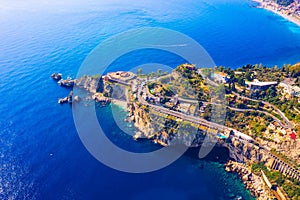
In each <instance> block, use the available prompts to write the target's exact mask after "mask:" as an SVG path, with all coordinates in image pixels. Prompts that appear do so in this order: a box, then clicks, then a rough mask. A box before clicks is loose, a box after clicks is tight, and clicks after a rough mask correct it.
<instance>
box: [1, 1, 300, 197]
mask: <svg viewBox="0 0 300 200" xmlns="http://www.w3.org/2000/svg"><path fill="white" fill-rule="evenodd" d="M252 5H254V3H252V2H251V1H247V0H245V1H243V0H230V1H229V0H227V1H225V0H213V1H211V0H198V1H195V0H185V1H179V0H168V1H156V0H145V1H136V0H126V1H121V0H109V1H108V0H107V1H106V0H104V1H97V0H88V1H83V0H82V1H78V0H68V1H56V2H54V1H53V2H51V1H38V0H28V1H18V0H12V1H6V0H0V80H1V81H0V99H1V101H2V102H1V104H0V199H163V198H164V199H176V200H177V199H191V200H193V199H195V200H196V199H204V200H210V199H232V198H233V196H234V195H240V196H242V197H243V199H251V197H250V195H249V193H248V192H247V191H246V190H245V189H244V188H243V185H242V183H241V182H240V180H239V179H238V178H237V176H236V175H234V174H227V173H225V171H224V169H223V167H222V164H219V163H218V162H214V161H212V160H210V159H207V160H197V159H196V158H194V157H193V156H192V154H187V155H185V156H183V157H181V158H180V159H179V160H178V161H176V162H175V163H173V164H172V165H171V166H169V167H167V168H165V169H162V170H160V171H156V172H152V173H147V174H127V173H123V172H118V171H115V170H113V169H110V168H108V167H106V166H104V165H103V164H101V163H99V162H98V161H97V160H96V159H94V158H93V157H92V156H91V155H90V154H89V153H88V152H87V150H86V149H85V148H84V146H83V145H82V143H81V141H80V139H79V137H78V135H77V132H76V129H75V126H74V122H73V118H72V110H71V107H70V106H69V105H63V106H61V105H59V104H57V99H58V98H60V97H64V96H66V95H67V94H68V93H69V91H68V90H67V89H64V88H59V87H58V86H57V84H56V83H55V82H54V81H53V80H51V78H50V77H49V76H50V74H51V73H53V72H61V73H63V74H64V76H68V75H70V76H73V77H74V76H75V75H76V73H77V70H78V68H79V67H80V65H81V63H82V61H83V60H84V58H85V57H86V56H87V55H88V54H89V52H90V51H91V50H92V49H93V48H95V47H96V46H97V45H98V44H100V43H101V42H102V41H103V40H105V39H106V38H108V37H110V36H112V35H114V34H117V33H120V32H122V31H126V30H129V29H132V28H140V27H145V26H147V27H149V26H150V27H165V28H170V29H174V30H176V31H180V32H183V33H184V34H187V35H188V36H190V37H192V38H194V39H195V40H196V41H198V42H199V43H200V44H201V45H202V46H203V47H204V48H205V49H206V50H207V51H208V53H209V54H210V55H211V57H212V58H213V59H214V61H215V62H216V64H217V65H223V66H230V67H239V66H242V65H244V64H247V63H252V64H255V63H263V64H265V65H267V66H272V65H278V66H281V65H282V64H284V63H296V62H298V61H300V28H299V27H298V26H296V25H294V24H292V23H290V22H288V21H286V20H285V19H283V18H281V17H279V16H277V15H275V14H273V13H271V12H268V11H265V10H262V9H257V8H254V7H253V6H252ZM157 53H159V52H157ZM150 55H152V56H153V57H152V56H150ZM149 57H151V59H152V60H154V58H159V59H160V60H159V61H160V62H164V63H165V64H168V65H169V66H172V67H175V66H176V65H178V64H180V61H181V60H178V59H173V58H172V59H170V57H168V56H160V55H155V52H154V53H153V52H152V54H146V53H145V54H143V53H140V54H139V56H133V57H131V58H130V57H129V58H127V61H126V59H124V60H123V61H122V65H118V64H115V65H114V66H112V69H111V70H115V69H123V70H126V69H127V68H128V66H131V67H133V66H132V65H134V64H135V63H139V64H140V63H143V62H149V59H150V58H149ZM151 59H150V60H151ZM152 60H151V61H152ZM97 112H98V114H99V116H100V117H99V121H104V122H105V123H104V124H106V126H105V129H106V131H108V132H110V133H111V134H112V135H113V139H114V140H116V141H115V142H117V143H119V144H120V145H121V146H128V147H130V148H133V149H140V150H141V151H143V148H145V149H151V148H152V146H153V145H154V144H152V143H150V142H146V141H145V142H144V143H137V142H135V141H133V140H132V139H131V137H129V136H128V135H126V134H124V133H123V132H122V131H120V130H119V129H117V128H115V127H116V124H115V122H114V121H113V118H112V116H111V114H110V113H111V112H110V107H107V108H99V109H98V110H97ZM119 112H120V113H121V114H123V115H124V116H125V115H126V113H123V112H124V111H122V109H119ZM101 113H102V114H101ZM103 113H105V114H103ZM199 166H200V167H199Z"/></svg>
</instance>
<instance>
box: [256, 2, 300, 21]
mask: <svg viewBox="0 0 300 200" xmlns="http://www.w3.org/2000/svg"><path fill="white" fill-rule="evenodd" d="M253 1H254V2H257V3H259V4H260V5H259V6H258V8H263V9H266V10H268V11H271V12H273V13H275V14H277V15H280V16H281V17H283V18H285V19H286V20H288V21H290V22H292V23H294V24H296V25H298V26H300V18H299V17H297V16H293V15H287V14H285V13H282V12H280V11H277V10H276V9H274V6H272V5H269V4H268V3H267V2H264V1H263V0H253Z"/></svg>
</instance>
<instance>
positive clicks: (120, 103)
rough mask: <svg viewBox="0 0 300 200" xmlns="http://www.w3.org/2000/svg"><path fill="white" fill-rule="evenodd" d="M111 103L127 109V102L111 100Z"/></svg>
mask: <svg viewBox="0 0 300 200" xmlns="http://www.w3.org/2000/svg"><path fill="white" fill-rule="evenodd" d="M111 103H112V104H114V105H116V106H118V107H120V108H122V109H124V110H126V109H127V102H126V101H121V100H117V99H112V100H111Z"/></svg>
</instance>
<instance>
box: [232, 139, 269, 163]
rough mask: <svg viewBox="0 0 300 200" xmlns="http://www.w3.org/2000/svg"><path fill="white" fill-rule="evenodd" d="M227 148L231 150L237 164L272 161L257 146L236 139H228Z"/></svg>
mask: <svg viewBox="0 0 300 200" xmlns="http://www.w3.org/2000/svg"><path fill="white" fill-rule="evenodd" d="M226 146H227V147H228V148H229V150H230V157H231V158H232V159H234V160H235V161H237V162H250V163H255V162H267V161H268V160H269V159H271V157H270V156H268V155H266V154H265V153H264V152H263V151H262V150H261V149H259V148H258V147H257V146H256V145H254V144H252V143H249V142H246V141H243V140H240V139H237V138H234V137H231V138H229V139H228V142H227V143H226Z"/></svg>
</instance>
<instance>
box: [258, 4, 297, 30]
mask: <svg viewBox="0 0 300 200" xmlns="http://www.w3.org/2000/svg"><path fill="white" fill-rule="evenodd" d="M254 1H255V2H258V3H259V6H258V8H264V9H267V10H269V11H271V12H274V13H276V14H278V15H280V16H282V17H284V18H285V19H287V20H289V21H291V22H293V23H295V24H297V25H300V1H299V0H254Z"/></svg>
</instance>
